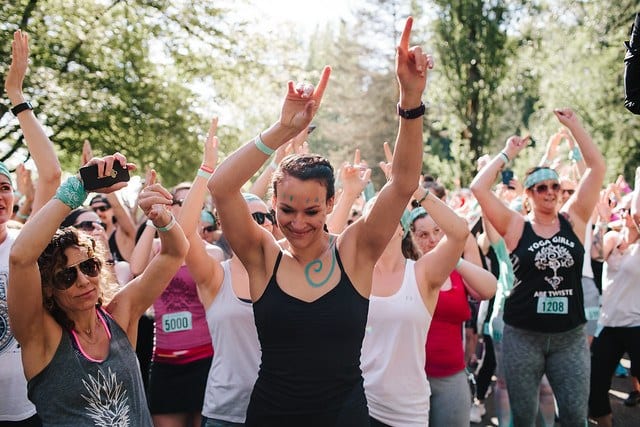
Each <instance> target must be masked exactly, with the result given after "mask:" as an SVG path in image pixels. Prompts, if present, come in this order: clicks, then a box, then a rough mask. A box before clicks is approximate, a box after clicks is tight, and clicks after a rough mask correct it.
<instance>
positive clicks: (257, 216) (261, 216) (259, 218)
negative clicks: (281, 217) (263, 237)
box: [251, 212, 273, 225]
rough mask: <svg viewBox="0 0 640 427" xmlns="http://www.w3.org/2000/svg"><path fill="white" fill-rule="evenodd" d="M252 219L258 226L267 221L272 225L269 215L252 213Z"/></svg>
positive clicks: (271, 218) (271, 217)
mask: <svg viewBox="0 0 640 427" xmlns="http://www.w3.org/2000/svg"><path fill="white" fill-rule="evenodd" d="M251 216H252V217H253V219H254V220H255V221H256V222H257V223H258V224H260V225H262V224H264V220H265V219H268V220H269V222H270V223H271V224H273V216H272V215H271V214H270V213H266V212H254V213H252V214H251Z"/></svg>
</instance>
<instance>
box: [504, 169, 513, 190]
mask: <svg viewBox="0 0 640 427" xmlns="http://www.w3.org/2000/svg"><path fill="white" fill-rule="evenodd" d="M512 179H513V171H512V170H511V169H505V170H503V171H502V183H503V184H504V185H506V186H507V187H509V188H510V189H512V190H513V186H511V185H510V184H509V183H510V182H511V180H512Z"/></svg>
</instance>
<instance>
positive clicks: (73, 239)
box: [8, 153, 188, 426]
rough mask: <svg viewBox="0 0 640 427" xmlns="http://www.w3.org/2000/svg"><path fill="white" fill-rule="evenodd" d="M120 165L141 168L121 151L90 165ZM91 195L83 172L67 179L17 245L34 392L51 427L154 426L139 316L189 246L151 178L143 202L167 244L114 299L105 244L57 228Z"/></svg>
mask: <svg viewBox="0 0 640 427" xmlns="http://www.w3.org/2000/svg"><path fill="white" fill-rule="evenodd" d="M115 162H119V163H120V164H121V165H123V166H125V167H126V168H127V169H131V170H133V169H135V165H133V164H128V163H127V162H126V159H125V157H124V156H122V155H121V154H119V153H116V154H114V155H112V156H106V157H104V158H94V159H92V160H91V161H90V162H89V163H87V165H94V164H95V165H97V166H98V171H99V172H98V177H99V178H102V177H106V176H110V174H111V172H112V170H113V165H114V163H115ZM154 180H155V176H154V179H153V180H152V181H154ZM125 185H126V184H125V183H117V184H114V185H112V186H111V187H107V188H102V189H99V190H98V191H100V192H102V193H109V192H112V191H115V190H118V189H120V188H122V187H124V186H125ZM86 198H87V193H86V191H85V189H84V185H83V183H82V181H81V180H80V178H78V177H77V176H72V177H70V178H69V179H67V181H66V182H65V183H64V184H62V185H61V186H60V188H58V191H57V192H56V195H55V197H54V198H53V199H52V200H50V201H49V202H48V203H47V204H46V205H45V206H44V207H43V208H42V209H41V210H40V211H38V212H37V213H36V215H35V216H34V217H33V218H31V220H30V221H29V222H28V223H27V224H26V225H25V226H24V228H23V229H22V231H21V233H20V235H19V236H18V238H17V239H16V242H15V244H14V245H13V247H12V249H11V255H10V266H9V270H10V280H9V292H8V295H9V301H8V303H9V318H10V320H11V325H12V327H13V329H14V333H15V336H16V338H17V340H18V342H19V343H20V345H21V346H22V363H23V368H24V374H25V376H26V378H27V381H28V392H29V398H30V400H31V401H33V402H34V403H35V405H36V409H37V411H38V414H39V415H40V417H41V419H42V422H43V425H45V426H58V425H60V426H62V425H65V426H68V425H96V426H113V425H117V426H151V425H152V423H151V417H150V415H149V411H148V409H147V404H146V400H145V396H144V390H143V387H142V378H141V375H140V370H139V368H138V364H137V363H136V356H135V352H134V350H133V348H134V347H135V344H136V338H137V327H138V319H139V318H140V316H141V315H142V313H143V312H144V311H145V310H146V308H147V307H148V306H150V305H151V304H152V302H153V300H154V299H155V298H157V297H158V296H159V295H160V293H161V292H162V291H163V289H164V288H165V287H166V285H167V284H168V282H169V280H170V279H171V277H172V276H173V275H174V274H175V272H176V271H177V269H178V267H180V265H181V264H182V261H183V258H184V256H185V254H186V251H187V249H188V244H187V241H186V239H185V237H184V234H183V233H182V229H181V228H180V226H179V225H177V224H176V222H175V220H174V218H173V217H172V216H171V215H170V213H169V212H168V211H167V210H166V209H165V208H164V206H163V205H170V204H171V197H170V194H169V192H168V191H167V190H165V189H164V188H162V187H161V186H160V185H159V184H154V183H151V184H150V185H149V186H148V187H147V188H145V189H144V190H143V191H142V192H141V193H140V197H139V200H138V203H139V206H140V208H141V209H142V210H143V211H144V213H145V214H146V215H147V217H148V218H149V219H150V220H151V221H152V222H153V224H154V226H155V227H156V228H157V229H158V231H159V232H160V233H159V234H160V238H161V239H162V242H163V245H162V251H161V252H160V253H159V254H158V256H157V257H156V258H155V259H154V260H153V261H152V262H151V263H150V264H149V266H148V267H147V269H146V270H145V271H144V272H143V273H142V274H141V275H140V276H138V277H136V278H135V279H133V280H132V281H131V282H129V283H128V284H127V285H126V286H124V287H123V288H122V289H120V290H119V291H118V292H117V293H115V295H113V297H112V298H111V297H110V295H109V291H110V290H111V289H112V288H111V285H110V283H109V279H110V278H109V277H108V276H107V275H106V274H104V273H105V271H104V270H103V269H102V266H103V265H104V255H103V253H104V252H105V251H106V248H101V247H100V246H98V245H97V244H96V243H95V241H94V240H93V239H92V238H91V237H89V236H87V235H84V234H81V233H79V232H78V231H77V230H76V229H74V228H73V227H69V228H65V229H63V230H57V229H58V226H59V225H60V223H61V222H62V220H63V219H64V218H65V216H67V215H68V214H69V212H70V211H71V210H72V209H75V208H77V207H78V206H80V205H81V204H82V203H83V202H84V200H85V199H86ZM113 285H114V286H115V283H114V284H113Z"/></svg>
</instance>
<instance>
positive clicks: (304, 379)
mask: <svg viewBox="0 0 640 427" xmlns="http://www.w3.org/2000/svg"><path fill="white" fill-rule="evenodd" d="M411 25H412V19H409V20H408V21H407V26H406V27H405V30H404V32H403V35H402V40H401V42H400V46H399V48H398V56H397V77H398V81H399V83H400V93H401V94H402V96H401V97H400V102H399V104H398V108H399V114H400V116H401V119H400V128H399V133H398V138H397V141H396V146H395V155H394V158H393V168H392V177H391V180H390V181H389V182H388V184H387V185H386V186H385V187H384V189H383V190H382V191H381V193H380V195H379V196H378V200H377V202H376V203H375V205H374V207H373V208H372V210H371V212H370V213H369V214H368V215H367V216H365V217H363V218H361V219H359V220H358V221H356V222H354V223H353V224H351V225H350V226H349V227H348V228H347V229H346V230H344V231H343V232H342V233H341V234H340V235H338V236H335V235H330V234H329V233H328V232H326V231H325V223H326V219H327V215H328V214H329V213H331V211H332V209H333V205H334V177H333V168H332V167H331V165H330V164H329V162H328V161H327V160H326V159H324V158H322V157H320V156H318V155H292V156H289V157H286V158H285V159H284V160H282V162H281V163H280V165H279V166H278V169H277V170H276V172H275V173H274V176H273V195H274V196H273V200H272V203H273V206H274V208H275V210H276V222H277V224H278V227H279V228H280V230H281V231H282V233H283V235H284V236H285V240H283V241H281V243H280V244H278V242H276V241H275V240H274V238H273V236H272V235H271V234H270V233H268V232H266V231H265V230H263V229H261V228H260V227H259V226H258V225H257V224H255V223H254V222H253V220H252V219H251V216H250V215H249V212H248V210H247V206H246V204H245V203H244V201H243V199H242V196H241V194H240V189H241V187H242V186H243V185H244V184H245V182H246V181H247V180H249V179H250V178H251V177H252V176H253V175H254V174H255V172H256V171H257V170H258V169H259V168H260V167H261V165H262V164H263V163H264V162H265V161H266V160H267V159H268V156H269V155H271V154H272V153H273V152H274V151H275V149H276V148H279V147H281V146H283V145H284V144H286V143H287V141H289V140H290V139H291V138H293V137H295V136H297V135H298V134H299V133H300V132H307V128H308V126H309V124H310V122H311V119H312V118H313V116H314V115H315V113H316V111H317V110H318V107H319V106H320V101H321V100H322V96H323V93H324V90H325V88H326V86H327V83H328V81H329V74H330V72H331V70H330V68H329V67H326V68H325V69H324V71H323V73H322V77H321V79H320V82H319V84H318V87H317V88H314V87H313V86H312V85H309V84H299V85H297V86H294V84H293V83H292V82H290V83H289V85H288V93H287V96H286V98H285V101H284V104H283V107H282V112H281V116H280V119H279V120H278V121H277V122H276V123H275V124H273V125H272V126H271V127H270V128H269V129H267V130H265V131H263V132H262V133H261V134H259V135H258V136H257V137H256V138H255V139H254V140H251V141H249V142H248V143H246V144H245V145H244V146H242V147H241V148H240V149H238V150H237V151H236V152H234V153H233V154H231V155H230V156H229V157H227V158H226V160H225V161H224V162H222V163H221V164H220V166H219V167H218V169H217V170H216V172H215V174H214V175H213V177H212V178H211V180H210V181H209V189H210V190H211V193H212V195H213V197H214V200H215V204H216V208H217V210H218V213H219V215H220V217H221V222H222V223H223V224H224V228H225V236H226V237H227V239H228V240H229V243H230V244H231V247H232V248H233V251H234V253H235V254H236V255H238V257H239V258H240V260H241V261H242V262H243V264H244V265H245V267H246V269H247V272H248V274H249V280H250V291H251V299H252V300H253V302H254V316H255V321H256V327H257V330H258V337H259V339H260V345H261V348H262V363H261V365H260V372H259V374H258V380H257V382H256V384H255V386H254V390H253V393H252V396H251V402H250V404H249V409H248V412H247V421H246V425H253V426H288V425H295V426H323V427H325V426H345V427H346V426H349V427H354V426H366V425H369V416H368V411H367V403H366V399H365V395H364V390H363V386H362V382H363V381H362V374H361V372H360V348H361V345H362V338H363V335H364V328H365V324H366V318H367V311H368V297H369V294H370V291H371V275H372V272H373V266H374V265H375V262H376V260H377V258H378V257H379V256H380V254H381V253H382V251H383V250H384V248H385V246H386V244H387V242H388V241H389V239H390V237H391V236H392V234H393V232H394V231H395V230H396V227H397V224H398V222H399V221H400V217H401V215H402V212H403V210H404V207H405V206H406V205H407V203H408V202H409V200H410V197H411V195H412V193H413V191H414V190H415V188H416V185H417V182H418V177H419V174H420V169H421V166H422V120H421V117H422V115H423V114H424V107H423V105H422V102H421V97H422V93H423V91H424V88H425V86H426V77H427V70H428V69H429V68H431V65H432V61H431V58H429V57H428V56H427V55H425V54H423V53H422V51H421V50H420V48H411V49H409V34H410V31H411Z"/></svg>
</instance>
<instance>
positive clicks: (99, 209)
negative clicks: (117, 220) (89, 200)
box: [91, 205, 111, 212]
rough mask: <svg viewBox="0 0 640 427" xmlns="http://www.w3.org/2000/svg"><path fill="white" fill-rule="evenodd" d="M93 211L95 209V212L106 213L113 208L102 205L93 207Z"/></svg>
mask: <svg viewBox="0 0 640 427" xmlns="http://www.w3.org/2000/svg"><path fill="white" fill-rule="evenodd" d="M91 209H93V211H94V212H105V211H108V210H109V209H111V207H109V206H106V205H101V206H92V207H91Z"/></svg>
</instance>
